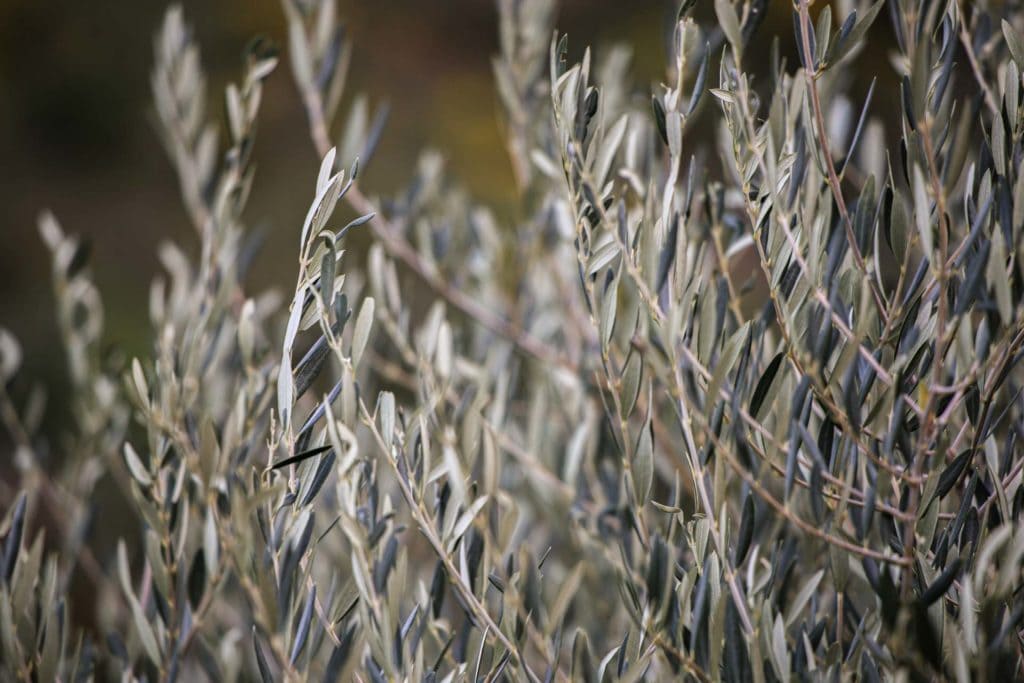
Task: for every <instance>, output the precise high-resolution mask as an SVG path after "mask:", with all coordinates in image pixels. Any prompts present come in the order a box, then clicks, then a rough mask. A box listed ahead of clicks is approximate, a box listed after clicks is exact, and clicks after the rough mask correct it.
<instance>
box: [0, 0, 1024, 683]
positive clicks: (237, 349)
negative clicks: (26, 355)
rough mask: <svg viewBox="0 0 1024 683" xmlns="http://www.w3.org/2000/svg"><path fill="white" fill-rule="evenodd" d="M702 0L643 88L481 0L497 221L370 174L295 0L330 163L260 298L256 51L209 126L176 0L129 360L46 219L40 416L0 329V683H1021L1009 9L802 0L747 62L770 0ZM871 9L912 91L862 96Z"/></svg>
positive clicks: (1022, 221) (1018, 155) (166, 45)
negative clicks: (141, 313)
mask: <svg viewBox="0 0 1024 683" xmlns="http://www.w3.org/2000/svg"><path fill="white" fill-rule="evenodd" d="M695 4H696V3H695V2H694V0H687V1H686V2H683V6H682V7H681V8H680V10H679V14H678V19H677V21H676V22H675V23H674V25H673V26H672V27H671V31H670V32H669V35H670V40H669V50H668V56H669V59H668V64H667V67H666V70H665V77H664V82H663V83H661V84H659V85H657V86H656V87H655V88H654V90H653V94H651V93H647V94H644V93H643V92H642V91H641V90H640V89H638V88H637V87H636V86H635V85H634V84H632V83H630V82H629V79H628V74H629V59H628V51H626V50H625V49H621V48H620V49H614V50H609V51H608V53H607V54H605V55H600V56H593V55H592V54H591V53H590V51H589V50H588V51H586V52H583V53H582V56H581V57H580V59H579V61H578V62H574V61H573V60H570V59H569V57H568V55H569V46H568V42H567V39H566V38H565V37H564V36H562V35H561V34H559V33H555V34H554V37H553V38H552V33H553V30H554V26H553V22H554V17H555V9H554V7H553V6H552V0H500V2H499V3H498V6H499V11H500V27H499V30H500V44H501V50H500V53H499V54H498V55H496V56H495V58H494V74H495V82H496V89H497V93H498V99H499V102H500V111H501V121H502V126H503V132H504V134H505V137H506V140H507V148H508V155H509V158H510V162H511V164H512V168H513V170H514V176H515V180H516V184H517V187H516V190H517V194H518V196H519V198H520V211H519V219H518V220H516V221H514V224H510V225H503V222H505V221H503V220H500V219H498V218H496V217H495V215H494V214H492V213H491V212H489V211H488V210H487V209H486V208H484V207H481V206H478V205H475V204H474V203H473V202H472V200H471V199H470V198H469V197H467V194H466V193H465V192H464V191H461V190H460V189H459V187H458V185H457V184H456V183H455V182H454V181H453V180H452V179H450V178H448V177H446V176H445V174H444V170H443V164H442V162H441V159H440V157H438V156H436V155H430V154H428V155H425V156H424V157H423V160H422V163H421V164H420V166H419V168H418V169H417V171H416V174H415V177H414V178H413V179H412V181H411V182H410V184H409V186H408V189H407V191H405V192H403V193H401V194H399V195H397V196H395V197H393V198H390V199H381V200H379V199H377V198H373V197H370V196H368V195H366V194H364V192H363V189H362V188H361V187H360V184H359V182H358V180H357V177H358V167H359V165H360V164H363V165H365V164H366V163H368V161H369V160H370V159H371V157H372V155H373V151H374V148H375V147H376V145H377V140H378V139H379V137H380V135H381V131H382V128H383V127H384V126H383V123H384V118H383V116H382V115H380V114H376V115H375V114H373V113H372V112H371V111H370V108H369V106H368V105H367V103H366V102H367V100H365V99H361V98H360V99H357V100H356V105H355V106H354V107H353V108H352V110H351V112H350V113H349V115H348V116H347V117H345V121H344V122H342V121H340V120H339V116H338V111H339V109H340V106H339V103H340V102H341V101H342V94H343V86H344V81H345V74H346V69H347V66H348V62H349V54H350V53H349V43H348V42H347V41H348V38H347V37H346V34H345V32H344V30H343V28H342V25H341V24H340V22H339V18H338V17H337V16H336V7H335V2H334V0H285V2H284V9H285V14H286V18H287V22H288V44H287V61H289V62H290V66H291V71H292V72H293V75H294V80H295V83H296V85H297V91H296V92H297V95H298V96H299V97H301V99H302V102H303V105H304V107H305V110H306V112H307V114H308V119H309V124H310V126H309V129H310V132H311V135H310V137H311V139H312V143H313V144H312V148H313V149H314V150H315V152H316V154H317V155H318V156H319V158H320V159H321V163H320V166H319V169H320V170H319V174H318V176H317V178H316V184H315V186H312V187H310V194H311V195H312V197H313V199H312V201H311V203H310V207H309V211H308V213H307V214H306V215H305V216H304V217H303V216H296V217H295V222H294V232H295V236H296V240H297V245H296V247H297V250H296V251H297V256H298V258H297V268H296V273H297V277H296V281H295V286H294V290H293V291H291V293H289V294H286V295H285V296H284V297H280V296H279V295H278V294H276V293H274V292H267V293H255V294H254V293H252V292H250V291H248V290H247V287H246V271H247V267H248V265H249V263H250V262H251V260H252V258H253V248H254V241H253V239H252V237H251V235H250V233H249V232H248V231H247V229H246V224H247V222H249V220H248V219H247V218H245V211H244V209H245V205H246V200H247V198H248V196H249V194H250V191H251V189H252V187H253V178H254V168H253V165H252V163H251V152H252V149H253V145H254V144H258V143H254V136H255V133H256V121H257V115H258V112H259V106H260V100H261V95H262V84H263V82H264V80H265V79H266V78H268V77H270V76H271V74H272V72H274V70H275V67H276V65H277V62H278V57H277V52H276V51H275V49H274V48H273V47H272V46H270V45H269V44H268V43H267V42H266V41H262V40H256V41H254V42H253V43H252V44H251V46H250V48H249V49H248V51H247V53H246V58H245V64H244V70H243V72H242V75H241V79H240V80H239V81H238V82H237V83H234V84H231V85H229V86H228V87H227V90H226V94H225V100H224V102H225V108H226V115H225V119H226V130H221V128H222V126H221V125H220V123H219V121H220V118H219V117H218V116H217V115H216V114H211V113H210V112H209V111H208V107H207V101H206V85H205V79H204V74H203V71H202V69H201V65H200V59H199V48H198V46H197V45H196V43H195V41H194V38H193V35H192V33H191V31H190V30H189V29H188V28H187V26H186V23H185V20H184V18H183V15H182V12H181V10H180V9H179V8H174V9H171V10H170V11H169V12H168V13H167V15H166V20H165V23H164V25H163V27H162V28H161V30H160V32H159V35H158V37H157V41H156V51H155V66H154V68H153V73H152V85H153V92H154V97H155V103H156V113H157V119H158V121H159V123H160V130H161V133H162V136H163V140H164V143H165V146H166V149H167V152H168V155H169V157H170V159H171V162H172V163H173V166H174V168H175V170H176V172H177V176H178V178H179V180H180V185H181V193H182V198H183V202H184V205H185V207H186V209H187V215H188V216H189V217H190V219H191V221H192V222H193V223H194V226H195V229H196V235H197V239H198V242H197V246H196V247H195V248H193V246H192V245H188V246H177V245H173V244H165V245H162V246H161V247H160V251H159V257H160V261H161V263H162V265H163V267H164V271H165V272H163V273H162V274H161V275H159V276H158V277H157V278H156V279H155V280H154V283H153V287H152V290H151V296H150V310H149V315H150V320H151V323H152V329H153V332H152V338H153V347H152V353H151V354H150V355H149V356H148V357H146V358H138V359H132V360H130V361H126V362H121V361H119V360H118V356H117V354H116V353H115V354H110V353H108V352H107V351H106V350H105V349H104V348H103V346H102V345H103V314H102V310H103V309H102V304H101V298H100V295H99V293H98V291H97V289H96V288H95V287H94V286H93V284H92V283H91V280H90V276H89V270H88V267H87V266H88V264H87V254H86V252H85V250H84V249H83V248H81V246H80V243H79V241H78V240H77V239H76V238H75V237H72V236H69V235H67V234H65V233H64V232H63V230H62V229H61V228H60V227H59V225H58V223H57V221H56V219H55V218H53V217H52V216H49V215H44V216H43V218H42V219H41V221H40V232H41V235H42V237H43V241H44V242H45V244H46V246H47V247H48V248H49V249H50V251H51V252H52V257H53V259H52V261H53V287H54V291H55V295H56V301H57V319H58V323H59V328H60V330H61V334H62V339H63V342H64V346H65V349H66V357H67V365H68V374H69V377H70V389H71V391H70V396H69V398H68V401H69V403H70V407H71V410H72V413H73V418H74V420H73V428H72V429H71V430H70V431H69V433H66V434H61V435H56V436H55V435H51V434H44V433H41V430H40V427H39V425H40V424H41V416H42V414H43V401H42V399H41V396H42V394H41V393H40V392H38V391H28V392H26V391H23V390H21V389H18V390H17V391H16V390H15V387H16V385H18V386H24V382H25V378H23V377H21V376H20V375H18V374H17V373H18V369H19V366H20V360H19V359H20V350H19V346H18V343H17V342H16V340H15V339H14V338H13V337H12V336H11V335H10V334H9V333H6V332H2V333H0V380H2V382H0V415H2V418H3V422H4V425H5V427H6V429H7V431H8V432H9V440H10V442H11V444H12V453H13V457H12V458H11V459H10V462H11V471H12V472H13V476H14V477H16V479H17V483H16V485H14V486H10V485H4V487H3V490H2V493H3V495H4V497H5V506H6V509H7V511H6V514H5V516H4V518H3V521H2V523H0V538H3V543H2V556H0V678H3V679H4V680H24V681H51V680H64V681H77V680H86V679H89V678H90V677H96V678H100V679H121V680H128V679H135V678H139V679H144V680H168V681H170V680H198V679H202V678H207V679H209V680H216V681H222V680H223V681H232V680H239V679H250V680H251V679H257V678H262V679H263V680H265V681H270V680H307V679H315V680H320V679H323V680H327V681H333V680H363V681H366V680H373V681H384V680H389V681H390V680H459V681H461V680H474V681H475V680H480V679H483V680H487V681H490V680H528V681H541V680H545V681H548V680H555V681H563V680H573V681H575V680H580V681H635V680H666V679H672V678H682V679H688V680H692V679H696V680H700V681H705V680H719V679H725V680H733V681H739V680H754V681H774V680H780V681H784V680H790V679H799V680H805V679H807V680H816V679H828V680H840V679H842V680H852V679H858V680H879V679H882V678H885V679H895V680H905V679H908V678H909V679H940V678H941V679H945V678H949V679H957V680H962V681H966V680H971V679H974V678H978V679H979V680H987V679H992V680H1009V679H1011V678H1015V677H1021V676H1024V626H1022V623H1021V621H1022V617H1024V599H1022V595H1021V592H1022V586H1024V580H1022V579H1024V577H1022V559H1024V526H1021V525H1019V524H1018V523H1017V522H1018V521H1019V520H1020V518H1021V512H1022V507H1024V487H1022V485H1021V484H1022V472H1021V470H1022V465H1024V457H1022V448H1021V445H1020V443H1019V442H1020V441H1021V437H1024V433H1022V432H1024V404H1022V402H1021V398H1020V396H1021V390H1022V388H1024V375H1022V372H1021V369H1020V367H1019V361H1020V359H1021V357H1022V354H1024V296H1022V288H1024V164H1022V162H1024V146H1022V138H1024V105H1022V103H1021V85H1022V79H1021V69H1022V68H1024V34H1022V33H1021V31H1024V14H1021V13H1012V12H1010V7H1011V6H1012V3H994V2H988V1H987V0H978V1H977V2H957V1H956V0H930V1H917V2H915V1H914V0H878V1H877V2H874V3H873V4H872V3H869V2H866V1H864V0H837V1H836V2H834V3H832V4H831V5H825V6H822V7H814V8H811V7H809V5H810V4H812V3H811V2H809V0H797V2H796V4H795V5H794V6H793V32H792V33H791V34H788V35H783V36H779V37H777V38H776V39H775V42H774V43H773V47H772V50H771V57H772V58H771V60H770V63H768V64H750V63H748V62H750V61H752V60H750V59H749V58H748V57H747V56H746V54H745V50H747V48H748V46H749V44H750V41H751V40H755V39H756V40H763V39H765V36H762V35H760V34H759V29H761V24H762V21H761V20H762V18H763V13H764V12H765V10H766V7H767V0H741V1H739V2H732V1H730V0H715V2H714V3H713V5H714V12H713V21H712V20H711V19H710V18H711V16H712V13H710V12H709V13H708V15H707V16H705V15H704V14H698V15H694V14H693V12H694V7H693V6H694V5H695ZM698 9H700V8H698ZM812 9H813V10H814V12H813V13H812ZM424 11H427V10H424ZM695 16H698V17H700V20H699V21H698V19H696V18H695ZM886 16H887V17H888V22H889V24H890V26H889V27H884V26H883V27H881V28H880V26H875V28H874V29H872V30H873V31H874V32H875V33H876V34H878V35H887V36H889V37H890V41H889V42H888V43H886V44H881V45H879V44H874V43H873V44H872V48H871V49H884V50H885V51H887V52H888V53H889V54H890V56H891V63H892V68H893V70H894V73H895V77H893V76H892V75H891V74H885V75H879V79H882V80H892V81H895V82H898V83H899V86H898V89H897V92H898V95H899V97H898V101H895V98H894V101H893V102H889V103H886V102H879V101H877V98H874V90H875V85H874V83H873V84H872V87H871V88H870V89H869V90H868V91H867V93H866V95H864V96H863V97H860V96H858V97H857V98H855V97H854V96H853V95H852V94H851V90H850V86H851V75H850V72H851V70H850V68H849V67H850V65H851V64H853V63H854V62H855V61H856V60H857V58H858V55H859V54H860V53H861V52H862V51H863V49H864V48H865V37H866V35H867V33H868V30H869V28H871V26H872V24H873V23H876V22H877V23H879V24H880V25H881V24H884V23H885V21H886ZM882 29H884V30H882ZM886 31H887V32H886ZM793 46H795V50H794V52H793V54H796V55H798V63H792V60H789V61H787V59H786V58H785V55H786V54H787V50H788V49H790V47H793ZM381 49H387V48H386V47H384V46H382V47H381ZM755 74H756V75H757V78H755V77H754V75H755ZM274 77H278V76H274ZM698 117H699V118H698ZM300 137H301V138H305V137H306V136H305V133H304V132H303V134H302V135H301V136H300V135H299V134H298V132H297V133H296V141H297V142H298V141H299V140H300ZM222 138H225V140H224V141H222ZM314 169H315V166H311V175H312V172H313V170H314ZM344 205H347V206H348V207H349V209H350V210H351V211H350V215H354V216H355V217H354V218H352V219H351V220H348V219H346V218H341V216H342V215H343V214H344V213H345V210H343V209H342V208H340V207H341V206H344ZM359 232H366V233H368V234H369V235H372V245H371V246H370V248H369V250H368V252H367V253H366V254H365V259H364V258H363V254H362V253H359V254H357V255H356V256H353V255H352V254H349V255H347V256H345V257H344V258H343V252H344V249H343V245H344V244H345V243H346V242H347V241H348V242H351V241H353V239H352V238H353V237H354V236H356V235H357V234H358V233H359ZM350 233H351V235H350ZM115 499H116V500H117V501H118V503H117V504H116V505H114V504H110V505H108V504H107V503H105V502H104V500H107V501H111V500H115ZM107 509H130V510H132V511H134V513H135V515H134V517H133V518H132V519H130V520H123V519H119V520H117V523H116V524H114V523H113V522H112V520H111V519H109V516H107V515H105V510H107ZM112 528H113V529H120V530H122V531H120V532H118V533H120V534H123V535H124V538H123V539H120V540H116V539H115V540H114V541H112V540H111V539H110V537H109V534H110V529H112ZM44 530H45V531H44ZM83 585H84V586H86V587H85V588H83V587H82V586H83ZM76 586H77V588H75V587H76ZM86 596H88V597H86ZM86 612H89V613H88V614H86Z"/></svg>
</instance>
